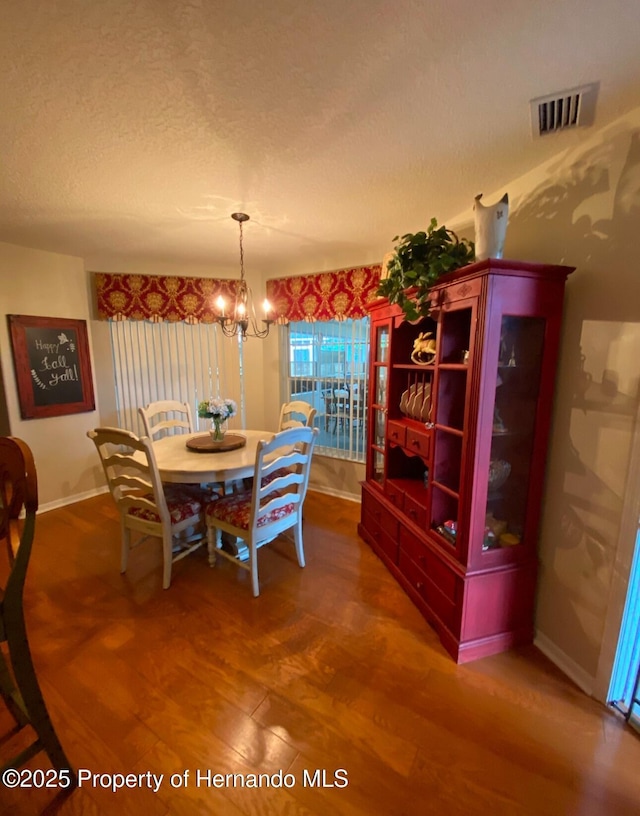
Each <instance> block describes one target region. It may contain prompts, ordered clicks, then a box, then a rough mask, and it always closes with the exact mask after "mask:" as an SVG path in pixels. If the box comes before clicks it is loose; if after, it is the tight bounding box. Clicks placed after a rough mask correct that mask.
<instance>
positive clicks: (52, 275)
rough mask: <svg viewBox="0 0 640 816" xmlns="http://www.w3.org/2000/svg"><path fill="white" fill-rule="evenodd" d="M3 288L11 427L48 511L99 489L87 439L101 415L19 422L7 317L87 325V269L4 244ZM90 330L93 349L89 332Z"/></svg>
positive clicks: (2, 335) (2, 343)
mask: <svg viewBox="0 0 640 816" xmlns="http://www.w3.org/2000/svg"><path fill="white" fill-rule="evenodd" d="M0 284H1V285H0V311H1V312H2V315H3V321H2V328H1V329H0V361H1V363H2V372H3V377H4V384H5V392H6V401H7V413H8V419H9V427H10V431H11V434H12V435H13V436H17V437H19V438H20V439H23V440H24V441H25V442H26V443H27V444H28V445H29V447H30V448H31V450H32V452H33V456H34V459H35V463H36V467H37V471H38V488H39V502H40V508H41V509H50V508H51V507H52V506H57V505H61V504H66V503H68V502H69V501H76V500H77V499H79V498H83V497H85V496H88V495H92V494H93V493H95V492H96V490H97V489H98V488H99V487H100V485H101V479H100V473H99V472H96V470H95V467H94V460H95V459H96V452H95V448H94V446H93V444H92V443H91V442H90V440H89V439H87V437H86V432H87V431H88V430H89V429H90V428H93V427H95V425H96V418H97V416H98V412H97V410H96V411H89V412H86V413H81V414H69V415H68V416H61V417H51V418H43V419H27V420H23V419H21V417H20V405H19V402H18V393H17V387H16V378H15V371H14V367H13V358H12V355H11V341H10V336H9V330H8V325H7V320H6V315H7V314H24V315H34V316H38V317H65V318H72V319H75V320H87V321H88V319H89V307H88V303H89V300H88V294H87V279H86V275H85V271H84V265H83V262H82V259H80V258H72V257H69V256H66V255H55V254H53V253H51V252H41V251H39V250H33V249H25V248H24V247H18V246H13V245H11V244H4V243H0ZM87 328H88V330H89V343H90V345H91V326H90V325H88V326H87ZM94 374H95V371H94ZM94 383H95V379H94ZM96 405H98V402H97V398H96Z"/></svg>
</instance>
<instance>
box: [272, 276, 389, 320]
mask: <svg viewBox="0 0 640 816" xmlns="http://www.w3.org/2000/svg"><path fill="white" fill-rule="evenodd" d="M380 270H381V266H380V264H376V265H375V266H359V267H356V268H354V269H340V270H338V271H337V272H321V273H320V274H317V275H302V276H300V277H295V278H275V279H272V280H268V281H267V298H268V299H269V302H270V303H271V306H272V307H273V310H274V312H275V315H276V320H277V321H278V323H288V322H289V321H290V320H307V321H315V320H345V319H346V318H348V317H352V318H358V317H363V316H364V315H365V314H366V311H365V305H366V304H367V302H368V301H370V300H373V299H374V298H375V297H376V289H377V288H378V284H379V283H380Z"/></svg>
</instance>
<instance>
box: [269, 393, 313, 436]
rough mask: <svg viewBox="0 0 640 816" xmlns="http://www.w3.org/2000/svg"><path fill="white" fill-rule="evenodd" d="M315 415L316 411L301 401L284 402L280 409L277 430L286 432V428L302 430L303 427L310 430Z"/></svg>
mask: <svg viewBox="0 0 640 816" xmlns="http://www.w3.org/2000/svg"><path fill="white" fill-rule="evenodd" d="M316 413H317V409H316V408H314V407H313V406H312V405H311V404H310V403H308V402H304V401H303V400H291V402H285V403H284V404H283V405H282V408H281V409H280V419H279V420H278V430H279V431H286V430H287V428H302V427H304V426H307V427H308V428H312V427H313V420H314V419H315V417H316Z"/></svg>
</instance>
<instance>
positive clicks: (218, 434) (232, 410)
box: [198, 397, 238, 442]
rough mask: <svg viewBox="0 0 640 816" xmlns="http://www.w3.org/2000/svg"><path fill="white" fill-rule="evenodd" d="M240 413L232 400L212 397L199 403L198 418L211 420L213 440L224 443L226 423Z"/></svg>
mask: <svg viewBox="0 0 640 816" xmlns="http://www.w3.org/2000/svg"><path fill="white" fill-rule="evenodd" d="M237 413H238V406H237V405H236V403H235V401H234V400H232V399H223V398H222V397H210V398H209V399H208V400H203V401H202V402H200V403H198V416H199V417H204V418H205V419H210V420H211V430H210V431H209V433H210V434H211V438H212V439H213V441H214V442H222V440H223V439H224V434H225V423H226V421H227V420H228V419H231V418H232V417H234V416H235V415H236V414H237Z"/></svg>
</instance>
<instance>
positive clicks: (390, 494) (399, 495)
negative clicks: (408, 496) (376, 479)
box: [384, 481, 404, 510]
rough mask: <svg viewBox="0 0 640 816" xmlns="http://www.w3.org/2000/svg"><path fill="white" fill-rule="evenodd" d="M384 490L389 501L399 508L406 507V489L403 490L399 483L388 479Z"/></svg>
mask: <svg viewBox="0 0 640 816" xmlns="http://www.w3.org/2000/svg"><path fill="white" fill-rule="evenodd" d="M384 492H385V495H386V497H387V498H388V499H389V501H390V502H391V503H392V504H393V505H394V506H395V507H397V508H398V510H402V509H403V508H404V491H403V490H401V489H400V488H399V487H398V485H396V484H394V483H393V482H392V481H387V482H385V486H384Z"/></svg>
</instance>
